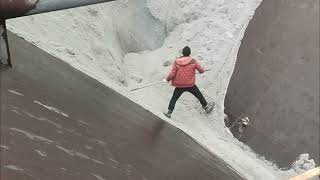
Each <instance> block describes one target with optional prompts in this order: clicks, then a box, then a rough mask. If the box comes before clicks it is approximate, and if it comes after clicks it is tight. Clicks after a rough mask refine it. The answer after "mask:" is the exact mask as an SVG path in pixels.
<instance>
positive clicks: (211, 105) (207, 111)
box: [202, 102, 216, 114]
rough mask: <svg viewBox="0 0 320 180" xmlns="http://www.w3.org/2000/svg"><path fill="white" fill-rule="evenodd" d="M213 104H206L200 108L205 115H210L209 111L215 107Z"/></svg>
mask: <svg viewBox="0 0 320 180" xmlns="http://www.w3.org/2000/svg"><path fill="white" fill-rule="evenodd" d="M215 104H216V103H215V102H213V103H208V104H207V105H206V106H205V107H202V108H203V109H204V110H205V111H206V113H208V114H209V113H211V111H212V110H213V108H214V106H215Z"/></svg>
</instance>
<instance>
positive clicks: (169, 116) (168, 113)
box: [163, 110, 172, 118]
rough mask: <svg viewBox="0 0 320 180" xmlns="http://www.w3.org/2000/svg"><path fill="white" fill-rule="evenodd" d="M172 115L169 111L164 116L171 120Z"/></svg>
mask: <svg viewBox="0 0 320 180" xmlns="http://www.w3.org/2000/svg"><path fill="white" fill-rule="evenodd" d="M171 114H172V111H170V110H169V111H168V112H166V113H163V115H165V116H167V118H171Z"/></svg>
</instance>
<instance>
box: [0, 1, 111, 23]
mask: <svg viewBox="0 0 320 180" xmlns="http://www.w3.org/2000/svg"><path fill="white" fill-rule="evenodd" d="M109 1H113V0H0V19H8V18H14V17H20V16H27V15H32V14H39V13H44V12H50V11H57V10H62V9H68V8H74V7H80V6H85V5H91V4H97V3H104V2H109Z"/></svg>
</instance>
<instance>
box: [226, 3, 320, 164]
mask: <svg viewBox="0 0 320 180" xmlns="http://www.w3.org/2000/svg"><path fill="white" fill-rule="evenodd" d="M225 112H226V114H228V115H229V116H230V117H232V118H233V119H234V118H235V115H236V116H239V115H241V114H244V115H245V116H249V117H250V120H251V127H250V128H253V129H255V131H254V132H256V134H254V133H252V134H251V135H250V136H246V141H247V142H249V144H250V145H252V146H257V143H258V142H265V143H267V142H272V143H270V146H274V147H273V148H274V149H277V148H278V149H279V150H281V151H283V152H286V153H287V154H288V155H289V157H291V158H292V157H297V156H298V155H299V154H301V153H311V155H312V158H315V159H316V161H317V163H319V0H303V1H301V0H264V1H263V2H262V4H261V5H260V7H259V8H258V9H257V11H256V13H255V15H254V17H253V19H252V21H251V22H250V24H249V26H248V28H247V30H246V33H245V37H244V39H243V41H242V44H241V47H240V50H239V53H238V59H237V62H236V66H235V69H234V72H233V75H232V78H231V81H230V84H229V86H228V90H227V94H226V98H225ZM251 132H253V131H251ZM259 133H260V135H259ZM261 134H262V136H261ZM259 138H260V139H259ZM250 142H251V143H250ZM254 142H256V143H254ZM276 146H277V147H276ZM269 148H270V147H269ZM254 149H259V148H257V147H256V148H254ZM258 151H260V152H259V153H262V154H268V152H266V151H267V150H265V149H262V148H260V149H259V150H258ZM263 151H265V152H263ZM276 153H277V152H274V154H273V157H274V158H276ZM291 160H294V159H290V161H291Z"/></svg>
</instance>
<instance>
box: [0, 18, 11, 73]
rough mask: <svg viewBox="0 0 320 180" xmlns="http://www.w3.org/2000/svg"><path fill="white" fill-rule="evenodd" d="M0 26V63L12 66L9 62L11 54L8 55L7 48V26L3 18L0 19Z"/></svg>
mask: <svg viewBox="0 0 320 180" xmlns="http://www.w3.org/2000/svg"><path fill="white" fill-rule="evenodd" d="M0 26H1V29H2V32H1V34H0V36H1V37H0V53H1V54H0V63H1V64H5V65H8V66H9V67H12V63H11V56H10V49H9V41H8V34H7V27H6V21H5V20H4V19H0ZM3 46H5V50H3V49H4V48H3Z"/></svg>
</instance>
